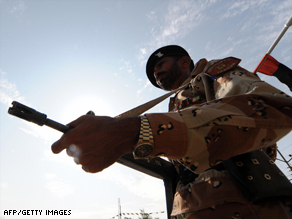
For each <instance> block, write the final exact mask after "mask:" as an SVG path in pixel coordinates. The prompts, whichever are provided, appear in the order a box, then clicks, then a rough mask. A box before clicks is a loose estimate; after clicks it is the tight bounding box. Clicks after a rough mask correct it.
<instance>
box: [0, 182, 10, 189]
mask: <svg viewBox="0 0 292 219" xmlns="http://www.w3.org/2000/svg"><path fill="white" fill-rule="evenodd" d="M0 188H1V189H6V188H8V183H7V182H0Z"/></svg>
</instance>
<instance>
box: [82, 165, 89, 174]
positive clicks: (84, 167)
mask: <svg viewBox="0 0 292 219" xmlns="http://www.w3.org/2000/svg"><path fill="white" fill-rule="evenodd" d="M82 169H83V170H84V171H85V172H87V173H88V172H89V169H88V168H87V167H86V166H84V165H82Z"/></svg>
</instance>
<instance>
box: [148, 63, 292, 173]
mask: <svg viewBox="0 0 292 219" xmlns="http://www.w3.org/2000/svg"><path fill="white" fill-rule="evenodd" d="M249 74H251V73H247V72H245V71H242V69H241V68H239V70H237V71H233V72H229V73H228V74H227V75H225V77H226V78H228V80H225V79H224V77H222V78H221V79H217V81H218V80H219V82H220V80H221V83H222V84H217V87H216V94H215V96H216V99H215V100H212V101H209V102H206V103H204V104H201V105H193V106H191V107H189V108H186V109H184V110H181V111H179V112H178V113H154V114H147V117H148V119H149V121H150V124H151V128H152V130H153V135H154V142H155V150H154V153H153V155H154V156H159V155H163V156H166V157H168V158H171V159H177V160H178V161H179V162H181V163H182V164H183V165H185V166H187V167H188V168H189V169H191V170H193V171H194V172H197V173H201V172H203V171H204V170H206V169H208V168H210V167H212V166H214V165H216V164H218V163H220V162H221V161H223V160H226V159H228V158H230V157H232V156H235V155H238V154H242V153H246V152H249V151H253V150H256V149H260V148H267V147H269V146H272V145H274V144H275V143H276V142H277V141H279V140H280V139H281V138H282V137H284V136H285V135H286V134H288V133H289V132H290V131H291V129H292V98H291V97H290V96H288V95H286V94H285V93H283V92H281V91H280V90H278V89H276V88H274V87H272V86H271V85H269V84H267V83H265V82H263V81H261V80H260V79H259V78H258V77H254V76H252V75H249ZM219 82H218V83H219ZM216 83H217V82H216Z"/></svg>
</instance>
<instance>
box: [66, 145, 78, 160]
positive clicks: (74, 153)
mask: <svg viewBox="0 0 292 219" xmlns="http://www.w3.org/2000/svg"><path fill="white" fill-rule="evenodd" d="M66 152H67V155H68V156H69V157H76V158H79V157H80V156H81V150H80V148H78V147H77V146H76V145H75V144H71V145H70V146H69V147H68V148H67V149H66Z"/></svg>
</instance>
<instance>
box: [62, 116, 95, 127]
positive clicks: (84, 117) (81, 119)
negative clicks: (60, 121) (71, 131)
mask: <svg viewBox="0 0 292 219" xmlns="http://www.w3.org/2000/svg"><path fill="white" fill-rule="evenodd" d="M87 118H88V116H80V117H79V118H78V119H76V120H74V121H72V122H70V123H68V124H67V126H69V127H70V128H75V127H76V126H78V125H79V124H81V123H82V122H84V121H85V120H86V119H87ZM90 118H92V117H90Z"/></svg>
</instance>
